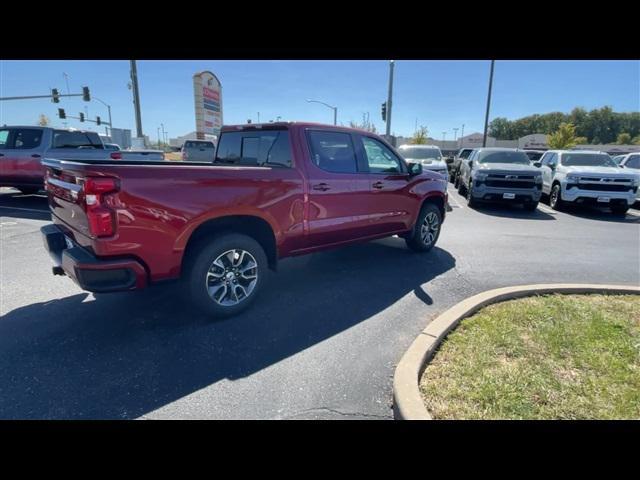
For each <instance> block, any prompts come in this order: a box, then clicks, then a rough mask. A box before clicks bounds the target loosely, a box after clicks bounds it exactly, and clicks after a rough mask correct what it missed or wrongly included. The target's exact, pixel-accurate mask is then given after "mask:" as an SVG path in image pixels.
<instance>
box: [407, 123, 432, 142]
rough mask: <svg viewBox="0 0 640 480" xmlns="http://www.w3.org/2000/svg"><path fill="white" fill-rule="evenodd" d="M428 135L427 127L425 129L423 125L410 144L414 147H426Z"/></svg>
mask: <svg viewBox="0 0 640 480" xmlns="http://www.w3.org/2000/svg"><path fill="white" fill-rule="evenodd" d="M427 134H428V130H427V127H425V126H424V125H421V126H420V128H418V130H416V131H415V133H414V134H413V137H411V141H410V142H409V143H411V144H413V145H424V144H426V143H427Z"/></svg>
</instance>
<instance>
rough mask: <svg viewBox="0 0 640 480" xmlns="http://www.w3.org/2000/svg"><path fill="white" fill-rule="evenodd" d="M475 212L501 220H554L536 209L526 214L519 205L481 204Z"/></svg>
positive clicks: (551, 216)
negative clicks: (501, 218) (500, 218)
mask: <svg viewBox="0 0 640 480" xmlns="http://www.w3.org/2000/svg"><path fill="white" fill-rule="evenodd" d="M475 211H476V212H478V213H482V214H484V215H491V216H494V217H503V218H522V219H524V220H555V219H556V218H555V217H554V216H553V215H550V214H548V213H546V212H543V211H542V210H540V208H537V209H536V210H535V211H533V212H528V211H526V210H525V209H524V208H522V206H520V205H505V204H499V203H481V204H479V205H478V206H477V207H475Z"/></svg>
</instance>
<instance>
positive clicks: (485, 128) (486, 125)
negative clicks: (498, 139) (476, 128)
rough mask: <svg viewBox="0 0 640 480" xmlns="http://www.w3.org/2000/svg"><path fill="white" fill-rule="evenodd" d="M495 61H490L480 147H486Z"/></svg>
mask: <svg viewBox="0 0 640 480" xmlns="http://www.w3.org/2000/svg"><path fill="white" fill-rule="evenodd" d="M495 63H496V61H495V60H491V71H490V73H489V93H488V94H487V112H486V114H485V116H484V136H483V137H482V146H483V147H486V146H487V128H488V127H489V107H490V106H491V86H492V85H493V65H494V64H495Z"/></svg>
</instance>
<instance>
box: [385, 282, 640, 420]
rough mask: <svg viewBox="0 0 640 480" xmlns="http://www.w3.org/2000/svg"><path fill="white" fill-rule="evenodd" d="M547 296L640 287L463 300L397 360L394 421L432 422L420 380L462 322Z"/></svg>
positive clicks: (566, 287) (501, 291)
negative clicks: (489, 309) (497, 306)
mask: <svg viewBox="0 0 640 480" xmlns="http://www.w3.org/2000/svg"><path fill="white" fill-rule="evenodd" d="M549 293H564V294H572V293H607V294H640V287H631V286H626V285H592V284H570V283H558V284H552V283H550V284H540V285H520V286H517V287H505V288H497V289H495V290H489V291H486V292H482V293H479V294H477V295H474V296H473V297H469V298H467V299H466V300H463V301H462V302H460V303H458V304H457V305H454V306H453V307H451V308H450V309H449V310H447V311H446V312H444V313H443V314H441V315H440V316H438V317H437V318H436V319H435V320H433V321H432V322H431V323H429V325H427V328H425V329H424V330H423V331H422V333H420V335H418V338H416V339H415V340H414V341H413V343H412V344H411V346H410V347H409V349H408V350H407V351H406V352H405V354H404V355H403V356H402V359H400V362H399V363H398V365H397V367H396V371H395V374H394V376H393V413H394V417H395V419H396V420H432V417H431V415H430V414H429V412H428V411H427V409H426V407H425V406H424V402H423V401H422V396H421V395H420V388H419V383H420V377H421V375H422V372H423V371H424V369H425V368H426V366H427V364H428V363H429V360H430V359H431V357H432V356H433V354H434V352H435V350H436V348H437V347H438V345H440V343H441V342H442V340H444V338H445V337H446V336H447V334H448V333H449V332H450V331H451V330H453V329H454V328H455V327H456V326H457V325H458V323H460V321H461V320H462V319H464V318H466V317H469V316H471V315H473V314H474V313H475V312H477V311H478V310H480V309H481V308H483V307H486V306H487V305H491V304H492V303H497V302H502V301H504V300H511V299H515V298H522V297H528V296H533V295H544V294H549Z"/></svg>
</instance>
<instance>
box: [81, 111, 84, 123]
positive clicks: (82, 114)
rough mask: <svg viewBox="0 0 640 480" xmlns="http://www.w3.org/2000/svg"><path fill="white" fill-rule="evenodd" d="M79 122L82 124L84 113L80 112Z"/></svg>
mask: <svg viewBox="0 0 640 480" xmlns="http://www.w3.org/2000/svg"><path fill="white" fill-rule="evenodd" d="M80 121H81V122H84V113H82V112H80Z"/></svg>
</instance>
